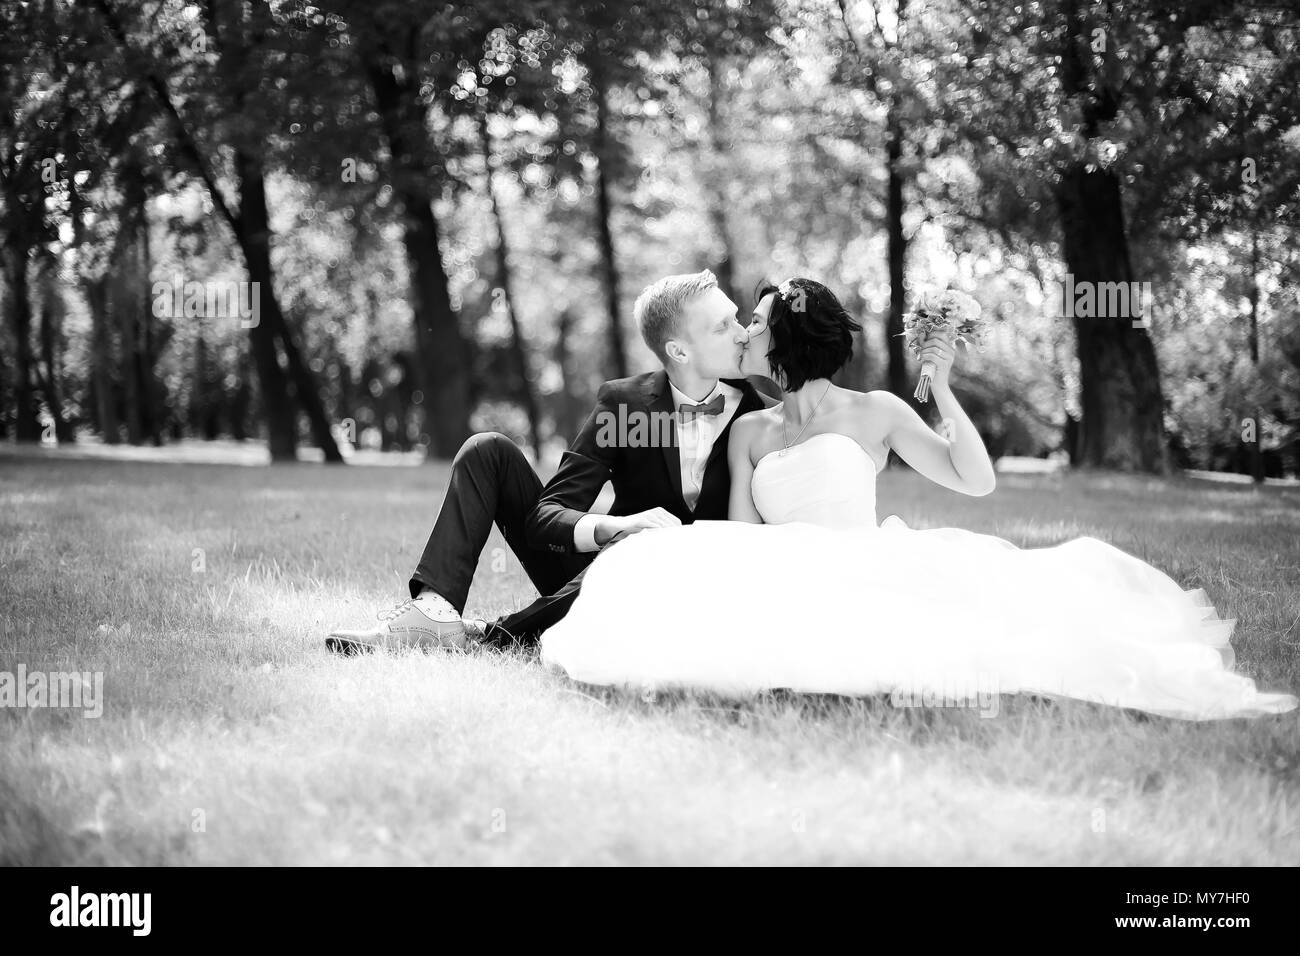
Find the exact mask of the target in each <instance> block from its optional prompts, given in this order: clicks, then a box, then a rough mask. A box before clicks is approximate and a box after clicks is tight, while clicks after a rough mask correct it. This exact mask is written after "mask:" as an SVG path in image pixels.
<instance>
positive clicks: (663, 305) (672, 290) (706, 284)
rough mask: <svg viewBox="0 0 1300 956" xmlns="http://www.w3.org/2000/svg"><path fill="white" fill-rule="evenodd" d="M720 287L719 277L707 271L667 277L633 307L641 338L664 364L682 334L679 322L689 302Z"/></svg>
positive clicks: (637, 298)
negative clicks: (668, 350) (670, 342)
mask: <svg viewBox="0 0 1300 956" xmlns="http://www.w3.org/2000/svg"><path fill="white" fill-rule="evenodd" d="M717 284H718V279H717V276H715V275H714V274H713V273H712V272H710V271H709V270H708V269H705V270H704V271H703V272H686V273H682V274H681V275H676V276H664V277H663V278H662V279H659V280H658V281H657V282H653V283H651V284H650V285H648V286H646V287H645V288H644V289H642V290H641V294H640V295H639V296H637V297H636V304H635V305H633V306H632V317H633V318H635V319H636V325H637V328H638V329H640V330H641V338H643V339H645V344H646V345H648V346H649V347H650V351H652V352H654V353H655V355H657V356H659V360H660V361H661V362H667V361H668V355H667V353H665V352H664V346H665V345H666V344H667V343H668V340H669V339H671V338H673V337H674V336H676V335H678V334H679V333H680V331H681V329H680V324H679V320H680V319H681V317H682V307H683V306H684V305H685V304H686V301H687V300H688V299H691V298H693V297H694V296H697V295H699V294H700V293H701V292H703V291H705V290H706V289H712V288H715V287H716V286H717Z"/></svg>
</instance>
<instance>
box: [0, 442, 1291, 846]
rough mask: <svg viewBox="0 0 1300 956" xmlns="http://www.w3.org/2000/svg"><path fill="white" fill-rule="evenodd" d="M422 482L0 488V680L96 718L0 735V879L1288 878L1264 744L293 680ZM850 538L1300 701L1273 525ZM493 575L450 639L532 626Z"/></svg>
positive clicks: (1096, 508)
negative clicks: (1086, 873)
mask: <svg viewBox="0 0 1300 956" xmlns="http://www.w3.org/2000/svg"><path fill="white" fill-rule="evenodd" d="M445 479H446V469H445V467H444V466H427V467H412V468H378V467H349V468H346V469H331V468H325V467H322V466H317V465H310V464H303V465H297V466H288V467H277V468H253V467H236V466H219V465H184V464H150V463H136V462H129V463H128V462H114V461H107V460H97V461H78V460H57V459H52V458H50V457H48V456H41V455H36V454H35V453H33V454H31V455H25V456H24V455H14V454H12V453H7V454H6V455H5V456H4V457H0V671H9V672H16V669H17V667H18V665H20V664H22V665H24V666H25V667H26V669H27V671H28V673H31V672H33V671H37V670H43V671H65V670H76V671H92V672H93V671H102V672H103V673H104V711H103V716H102V717H100V718H99V719H88V718H85V717H83V716H82V715H81V713H80V712H79V711H70V710H67V709H63V710H58V709H31V708H21V709H19V708H13V709H10V708H5V709H0V863H7V864H65V863H79V864H190V863H197V864H232V863H233V864H321V863H323V864H331V863H334V864H381V863H430V864H451V863H491V864H505V863H881V864H890V863H959V864H962V863H1002V864H1011V863H1048V864H1054V863H1069V864H1211V863H1213V864H1248V863H1250V864H1269V863H1271V864H1280V863H1290V864H1294V863H1300V734H1298V733H1297V729H1298V727H1300V716H1297V714H1296V713H1292V714H1288V715H1285V716H1282V717H1273V718H1265V719H1260V720H1257V721H1246V720H1233V721H1222V722H1216V723H1207V724H1193V723H1182V722H1175V721H1169V720H1164V719H1160V718H1151V719H1146V718H1142V717H1139V716H1135V715H1132V714H1129V713H1125V712H1121V711H1115V710H1109V709H1106V708H1102V707H1095V706H1091V705H1087V704H1074V703H1069V702H1066V703H1062V704H1057V705H1053V704H1050V703H1046V702H1041V701H1032V700H1026V699H1020V698H1010V697H1008V698H1004V699H1003V701H1002V706H1001V710H1000V713H999V714H998V716H996V717H994V718H990V719H985V718H981V717H980V716H979V715H978V713H977V712H976V711H973V710H958V709H937V708H929V709H919V708H918V709H894V708H892V707H890V706H889V704H888V702H887V701H884V700H875V699H872V700H858V701H844V700H837V699H826V698H783V699H779V698H765V699H762V700H759V701H755V702H753V703H749V704H744V705H740V706H736V705H732V704H727V703H724V702H721V701H717V700H711V699H708V698H700V697H672V698H667V699H665V698H661V699H659V700H658V701H643V700H641V699H640V698H638V697H637V696H636V695H634V694H628V693H623V692H603V691H593V690H592V689H590V688H583V687H580V686H577V685H574V684H572V683H570V682H568V681H567V680H565V679H562V678H561V677H558V676H556V675H553V674H551V673H548V672H547V671H545V670H543V669H542V668H541V667H540V666H539V665H538V664H537V663H536V661H535V659H534V657H533V655H531V654H528V653H523V652H510V653H497V652H481V653H477V654H472V655H466V656H443V655H427V656H426V655H423V654H418V653H417V654H404V655H371V656H367V657H364V658H339V657H336V656H333V655H331V654H329V653H327V652H326V651H325V649H324V647H323V643H322V638H323V637H324V635H325V633H326V632H327V631H328V630H329V628H330V627H331V626H333V625H337V624H349V625H351V626H359V625H361V624H363V623H365V622H367V621H369V620H372V619H373V614H374V611H375V610H376V609H377V608H378V607H380V606H383V605H389V604H392V603H394V602H395V601H396V600H398V599H400V598H402V597H404V596H405V594H406V587H405V581H406V579H407V577H408V574H409V572H410V569H411V568H412V567H413V566H414V564H415V561H416V559H417V557H418V555H419V553H420V550H421V549H422V547H423V545H424V541H425V539H426V536H427V534H428V531H429V528H430V527H431V525H432V522H433V518H434V516H435V514H436V511H437V507H438V504H439V502H440V501H441V497H442V489H443V485H444V482H445ZM880 507H881V513H882V514H888V513H891V512H892V513H898V514H900V515H902V516H903V517H904V518H905V519H906V520H907V521H908V523H909V524H911V525H912V526H913V527H931V526H938V525H956V526H960V527H966V528H971V529H973V530H977V531H986V532H991V533H995V534H998V535H1001V536H1003V537H1006V538H1009V539H1011V540H1012V541H1015V542H1016V543H1017V544H1021V545H1028V546H1034V545H1045V544H1051V543H1055V542H1058V541H1061V540H1064V539H1066V538H1070V537H1074V536H1078V535H1081V534H1090V535H1094V536H1096V537H1099V538H1101V539H1103V540H1106V541H1109V542H1111V543H1113V544H1115V545H1117V546H1119V547H1121V548H1123V549H1125V550H1127V551H1130V552H1131V553H1134V554H1136V555H1138V556H1140V557H1143V558H1145V559H1147V560H1149V561H1151V562H1153V563H1154V564H1156V565H1157V566H1158V567H1160V568H1162V569H1164V570H1166V571H1168V572H1169V573H1171V574H1172V575H1174V576H1175V577H1176V578H1177V579H1178V580H1179V581H1180V582H1181V583H1182V584H1183V586H1184V587H1196V586H1201V587H1204V588H1205V589H1206V590H1207V591H1208V593H1209V595H1210V597H1211V598H1212V599H1213V600H1214V602H1215V603H1216V605H1217V606H1218V608H1219V610H1220V613H1221V614H1222V615H1223V616H1225V617H1236V618H1238V620H1239V624H1238V628H1237V632H1236V636H1235V637H1234V641H1233V643H1234V645H1235V646H1236V648H1237V654H1238V666H1239V667H1240V668H1242V669H1243V670H1244V671H1245V672H1247V673H1249V674H1251V676H1254V677H1256V678H1257V679H1258V680H1260V682H1261V684H1262V685H1263V686H1264V687H1265V689H1269V690H1290V691H1292V692H1294V691H1295V690H1296V689H1297V688H1300V624H1298V623H1297V619H1300V587H1298V584H1300V491H1297V490H1295V489H1287V488H1271V487H1270V488H1264V489H1259V490H1257V489H1254V488H1252V487H1250V486H1240V485H1219V484H1214V483H1209V482H1201V481H1192V480H1187V479H1179V480H1171V481H1162V480H1148V479H1143V478H1132V477H1118V476H1108V475H1086V476H1085V475H1067V476H1060V477H1055V476H1028V475H1008V476H1003V478H1002V479H1001V483H1000V486H999V488H998V490H997V492H995V493H994V494H993V495H992V496H991V497H989V498H985V499H964V498H961V497H960V496H958V495H955V494H952V493H949V492H947V491H945V490H943V489H940V488H937V487H936V486H933V485H929V484H926V483H925V482H923V481H921V480H919V479H916V478H915V477H914V476H912V475H909V474H905V473H897V472H893V471H891V472H889V473H887V474H886V475H884V476H882V485H881V489H880ZM503 547H504V545H503V542H501V540H500V539H499V537H496V536H495V535H494V537H493V540H492V541H491V542H490V543H489V545H488V548H487V550H486V552H485V553H484V556H483V561H482V564H481V566H480V569H479V576H478V579H477V582H476V585H475V590H474V591H473V593H472V594H471V596H470V605H469V610H470V611H471V612H475V611H479V612H483V613H484V614H485V615H486V616H491V615H495V614H497V613H500V612H502V611H506V610H510V609H513V608H514V607H517V606H520V605H522V604H523V603H525V602H526V601H527V600H529V599H530V598H531V596H532V593H533V592H532V589H531V587H530V586H529V585H528V582H527V579H526V578H525V577H524V575H523V572H522V570H521V569H520V567H519V565H518V563H517V562H516V561H515V560H514V558H513V556H510V555H509V554H508V552H506V551H501V550H496V549H501V548H503ZM196 549H199V550H198V551H196ZM772 587H773V588H779V582H777V581H775V580H774V581H773V583H772Z"/></svg>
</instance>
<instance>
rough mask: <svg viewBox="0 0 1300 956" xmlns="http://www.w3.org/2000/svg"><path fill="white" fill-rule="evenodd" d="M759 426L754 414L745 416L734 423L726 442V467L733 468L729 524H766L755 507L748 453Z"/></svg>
mask: <svg viewBox="0 0 1300 956" xmlns="http://www.w3.org/2000/svg"><path fill="white" fill-rule="evenodd" d="M757 425H758V421H757V419H755V418H754V416H753V413H750V414H749V415H742V416H741V417H740V418H737V419H736V420H735V421H734V422H732V423H731V437H730V439H728V442H727V464H728V465H729V466H730V467H731V498H730V501H729V503H728V507H727V519H728V520H730V521H748V522H749V523H750V524H762V523H763V516H762V515H760V514H759V513H758V508H756V507H755V506H754V490H753V480H754V462H753V460H752V459H751V458H750V454H749V449H750V445H751V444H752V443H753V440H754V436H755V434H757V431H758V429H757Z"/></svg>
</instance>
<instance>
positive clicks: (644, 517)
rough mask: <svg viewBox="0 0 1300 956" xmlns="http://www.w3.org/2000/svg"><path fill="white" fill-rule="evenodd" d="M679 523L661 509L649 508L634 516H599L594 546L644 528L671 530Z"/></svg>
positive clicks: (673, 516)
mask: <svg viewBox="0 0 1300 956" xmlns="http://www.w3.org/2000/svg"><path fill="white" fill-rule="evenodd" d="M681 523H682V522H681V519H679V518H678V517H677V516H676V515H673V514H670V513H669V512H667V511H665V510H664V509H663V508H651V509H650V510H649V511H642V512H639V513H637V514H634V515H622V516H616V515H601V516H600V520H599V521H598V522H597V524H596V544H598V545H600V546H601V547H604V546H605V545H607V544H609V543H610V542H611V541H614V540H616V539H619V538H626V537H627V536H628V535H629V534H636V533H637V532H638V531H644V530H645V529H646V528H671V527H673V526H674V525H679V524H681Z"/></svg>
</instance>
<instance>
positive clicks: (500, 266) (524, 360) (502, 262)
mask: <svg viewBox="0 0 1300 956" xmlns="http://www.w3.org/2000/svg"><path fill="white" fill-rule="evenodd" d="M479 134H480V136H481V137H482V140H483V163H484V169H485V175H486V177H487V191H488V198H489V199H490V200H491V202H492V219H493V221H494V222H495V223H496V231H497V247H496V260H497V262H496V265H497V281H498V282H499V283H500V288H501V297H502V299H503V300H504V302H503V304H504V305H505V309H506V315H507V316H508V317H509V319H510V352H511V355H512V356H513V357H514V360H515V374H516V375H518V376H519V385H518V392H519V400H520V402H522V403H523V406H524V410H525V411H526V412H527V413H528V437H529V440H530V442H531V443H532V446H533V455H534V456H535V457H536V458H537V459H538V460H540V459H541V455H542V423H541V418H542V413H541V409H540V407H539V405H538V401H537V392H536V390H535V389H534V387H533V376H532V375H531V374H530V369H529V361H528V347H527V345H526V343H525V342H524V333H523V329H521V328H520V326H519V314H518V313H517V312H516V311H515V297H514V291H513V283H512V282H511V275H510V250H509V246H508V245H507V244H506V224H505V221H504V220H503V219H502V216H501V203H500V200H499V199H498V198H497V191H496V186H495V184H494V181H493V170H492V137H491V135H490V134H489V133H488V126H487V117H486V116H480V118H479ZM494 298H495V296H494Z"/></svg>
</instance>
